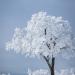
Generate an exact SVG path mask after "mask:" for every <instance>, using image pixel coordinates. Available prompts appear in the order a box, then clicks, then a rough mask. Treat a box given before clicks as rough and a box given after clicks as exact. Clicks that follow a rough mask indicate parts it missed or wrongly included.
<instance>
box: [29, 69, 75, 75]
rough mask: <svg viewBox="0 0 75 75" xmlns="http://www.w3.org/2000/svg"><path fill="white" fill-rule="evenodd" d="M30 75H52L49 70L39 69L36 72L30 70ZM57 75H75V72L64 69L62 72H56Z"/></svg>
mask: <svg viewBox="0 0 75 75" xmlns="http://www.w3.org/2000/svg"><path fill="white" fill-rule="evenodd" d="M28 75H50V73H49V71H48V70H45V69H39V70H36V71H31V70H30V69H29V70H28ZM55 75H75V71H74V70H73V69H69V70H68V69H62V70H61V71H60V72H57V71H55Z"/></svg>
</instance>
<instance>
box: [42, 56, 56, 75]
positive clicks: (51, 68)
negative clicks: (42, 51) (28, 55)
mask: <svg viewBox="0 0 75 75" xmlns="http://www.w3.org/2000/svg"><path fill="white" fill-rule="evenodd" d="M43 58H44V59H45V61H46V63H47V65H48V67H49V70H50V75H55V73H54V72H55V69H54V66H55V57H52V59H51V63H50V62H49V59H48V58H47V57H45V56H43Z"/></svg>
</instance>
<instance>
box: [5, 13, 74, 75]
mask: <svg viewBox="0 0 75 75" xmlns="http://www.w3.org/2000/svg"><path fill="white" fill-rule="evenodd" d="M73 40H74V39H73V37H72V30H71V26H70V24H69V22H68V21H67V20H63V18H62V17H55V16H48V15H47V13H46V12H39V13H36V14H34V15H32V17H31V20H30V21H28V23H27V27H25V28H23V29H20V28H16V29H15V32H14V35H13V38H12V40H11V41H9V42H7V43H6V50H14V51H15V52H17V53H22V54H24V55H26V56H32V57H34V56H37V57H39V56H42V57H43V58H44V59H45V61H46V62H47V64H48V67H49V69H50V72H51V75H55V74H54V65H55V57H56V56H57V55H58V54H60V53H61V54H62V55H64V54H68V53H69V55H67V56H70V55H72V53H73V52H74V48H73Z"/></svg>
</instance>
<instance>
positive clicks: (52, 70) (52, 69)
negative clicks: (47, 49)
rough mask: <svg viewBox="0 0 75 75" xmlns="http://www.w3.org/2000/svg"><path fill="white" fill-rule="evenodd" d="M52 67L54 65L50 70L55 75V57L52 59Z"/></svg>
mask: <svg viewBox="0 0 75 75" xmlns="http://www.w3.org/2000/svg"><path fill="white" fill-rule="evenodd" d="M51 65H52V66H51V68H50V71H51V75H55V74H54V65H55V58H54V57H52V64H51Z"/></svg>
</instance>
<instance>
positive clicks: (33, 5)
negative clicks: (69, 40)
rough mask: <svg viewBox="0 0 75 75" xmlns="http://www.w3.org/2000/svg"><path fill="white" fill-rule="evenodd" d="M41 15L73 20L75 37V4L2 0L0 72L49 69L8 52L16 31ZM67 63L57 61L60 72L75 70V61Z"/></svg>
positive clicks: (71, 0)
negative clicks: (66, 69)
mask: <svg viewBox="0 0 75 75" xmlns="http://www.w3.org/2000/svg"><path fill="white" fill-rule="evenodd" d="M39 11H46V12H48V14H49V15H54V16H62V17H64V19H67V20H69V21H70V24H71V26H72V28H73V33H74V34H75V0H0V72H14V73H24V72H26V71H27V69H28V68H29V67H30V68H31V69H33V70H35V69H38V68H47V67H46V66H47V65H45V63H43V61H44V60H42V61H40V60H38V59H35V58H34V59H30V58H25V57H24V56H22V55H20V54H16V53H14V52H6V51H5V42H7V41H8V40H10V39H11V37H12V35H13V32H14V29H15V27H24V26H26V22H27V21H28V20H30V17H31V15H32V14H34V13H36V12H39ZM63 60H64V59H61V58H57V60H56V64H57V66H56V67H57V69H60V68H66V66H67V67H68V68H69V67H74V68H75V65H74V63H75V60H74V59H71V60H70V62H69V60H65V61H63Z"/></svg>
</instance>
